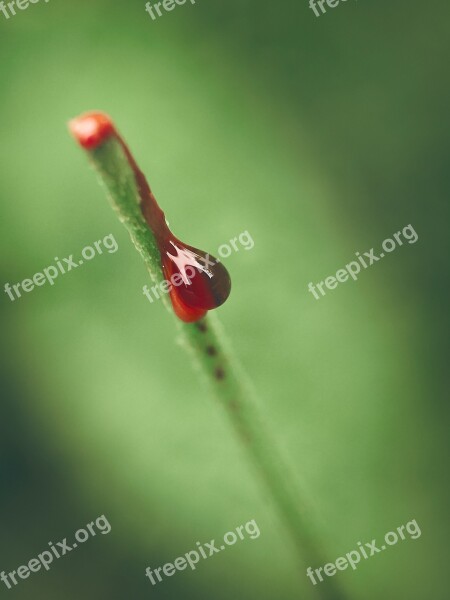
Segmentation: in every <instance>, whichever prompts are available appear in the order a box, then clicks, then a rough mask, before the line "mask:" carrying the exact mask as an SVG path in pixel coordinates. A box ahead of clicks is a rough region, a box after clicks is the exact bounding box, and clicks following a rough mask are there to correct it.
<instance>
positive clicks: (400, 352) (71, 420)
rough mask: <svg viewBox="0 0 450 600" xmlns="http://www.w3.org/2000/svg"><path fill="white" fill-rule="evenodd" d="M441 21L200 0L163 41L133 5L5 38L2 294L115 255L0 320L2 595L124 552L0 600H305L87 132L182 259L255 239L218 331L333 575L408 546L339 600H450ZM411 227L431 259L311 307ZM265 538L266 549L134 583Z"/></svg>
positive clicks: (289, 552) (33, 11)
mask: <svg viewBox="0 0 450 600" xmlns="http://www.w3.org/2000/svg"><path fill="white" fill-rule="evenodd" d="M449 20H450V7H449V5H448V3H445V2H443V1H441V2H419V1H414V2H411V1H409V2H405V1H402V0H397V1H396V2H387V1H382V0H381V1H377V2H373V1H370V0H358V1H357V2H354V1H353V0H349V1H347V2H345V3H344V2H342V3H341V5H339V6H338V7H336V8H334V9H328V11H327V14H325V15H323V16H322V17H320V18H316V17H315V16H314V14H313V13H312V11H311V10H310V9H309V8H308V3H307V1H306V0H286V1H285V2H271V1H269V0H227V1H226V2H223V1H222V0H197V3H196V5H195V6H191V5H190V4H186V5H185V6H180V7H178V8H177V9H176V10H174V11H173V12H171V13H166V14H165V15H164V16H163V17H162V18H160V19H159V20H158V21H152V20H151V18H150V17H149V15H148V14H147V13H145V11H144V2H143V1H141V0H139V1H136V0H128V1H127V2H116V1H112V0H110V1H106V0H104V1H102V0H89V1H87V0H77V2H67V1H62V0H60V1H58V2H57V1H56V0H51V1H50V2H49V3H44V2H43V1H41V2H40V3H39V4H35V5H30V7H29V8H28V9H27V10H24V11H22V12H20V11H18V14H17V15H16V16H15V17H12V18H10V19H9V20H6V19H5V18H4V17H3V16H2V15H1V14H0V51H1V56H2V60H1V63H0V131H1V144H0V153H1V154H0V161H1V180H0V193H1V203H0V211H1V236H0V250H1V251H0V272H1V277H2V288H3V286H4V284H5V283H7V282H9V283H10V284H12V283H16V282H19V281H22V280H23V279H25V278H28V277H32V276H33V274H34V273H36V272H39V271H42V269H43V267H45V266H47V265H50V264H53V263H54V257H56V256H57V257H59V258H61V257H66V256H69V255H70V254H75V255H77V254H79V253H80V251H81V249H82V248H83V247H84V246H86V245H89V244H91V243H92V242H94V241H95V240H98V239H101V238H103V237H104V236H105V235H107V234H109V233H113V235H114V236H115V238H116V240H117V241H118V244H119V250H118V251H117V252H116V253H115V254H106V255H103V256H99V257H97V258H95V259H94V260H92V261H91V262H90V263H88V264H85V265H84V266H83V267H82V268H79V269H77V270H76V271H72V272H70V273H68V274H66V275H65V276H64V277H62V276H61V277H60V278H59V279H57V280H56V282H55V285H54V286H52V287H51V286H49V285H48V284H47V285H45V286H43V287H41V288H36V289H35V290H34V291H33V292H31V293H29V294H27V295H25V296H24V297H23V298H21V299H19V300H16V301H15V302H11V301H10V300H9V298H8V296H7V295H6V294H4V293H3V294H2V297H1V310H2V329H1V332H2V333H1V344H2V352H1V358H2V401H1V413H0V477H1V494H0V570H5V571H7V572H9V571H12V570H13V569H16V568H17V567H18V566H20V565H22V564H26V563H27V562H28V561H29V560H30V559H31V558H33V557H35V556H36V555H37V554H38V553H39V552H41V551H42V550H44V549H45V548H46V546H47V542H48V541H54V542H55V541H57V540H60V539H63V538H64V537H68V538H70V537H72V536H73V534H74V532H75V531H76V530H77V529H78V528H80V527H83V526H84V525H85V524H86V523H88V522H90V521H92V520H94V519H95V518H96V517H98V516H99V515H102V514H105V515H106V516H107V518H108V520H109V522H110V523H111V525H112V531H111V533H110V534H109V535H107V536H97V537H96V538H93V539H90V540H89V542H87V543H86V544H84V545H83V546H82V547H80V548H79V549H77V551H76V552H72V553H71V555H70V556H66V557H64V558H63V559H61V560H59V561H55V563H54V564H53V566H52V569H51V570H50V571H49V572H48V573H47V572H39V573H37V574H34V575H33V576H32V577H30V578H29V579H27V580H26V581H21V583H20V585H19V586H17V587H16V588H15V589H14V590H11V591H9V590H7V589H6V587H5V586H4V585H3V584H2V585H1V587H0V596H1V597H6V596H9V597H11V598H13V597H15V598H20V599H33V600H35V599H36V598H39V599H40V598H46V599H47V600H52V599H58V600H59V599H60V598H64V599H65V600H71V599H74V600H75V599H77V600H78V599H79V598H108V599H111V600H113V599H123V598H133V599H141V598H156V599H159V598H161V599H174V598H184V599H189V598H193V599H194V598H195V599H196V600H202V599H206V598H208V599H210V598H211V597H213V598H215V599H216V600H225V599H226V600H229V598H248V599H253V598H255V599H256V598H258V600H269V599H270V600H272V599H273V598H282V599H285V600H290V599H291V598H304V599H305V600H307V599H309V598H311V599H312V598H314V595H313V592H314V588H313V586H312V585H311V583H310V582H309V580H308V579H307V578H306V576H305V568H306V566H308V565H307V564H304V563H300V562H299V560H298V558H297V556H296V554H295V553H294V551H293V548H292V546H291V542H290V539H289V536H288V535H286V531H285V530H284V528H283V526H282V524H281V523H280V521H279V519H278V516H277V514H276V512H275V511H274V509H273V506H272V505H271V503H270V500H269V498H267V495H266V494H265V492H264V490H262V489H261V487H260V486H259V483H258V482H257V481H256V480H255V478H254V477H253V473H252V471H251V469H250V468H249V465H248V463H247V461H246V458H245V456H244V455H243V454H242V451H241V449H240V448H239V447H238V445H237V443H236V440H235V439H234V437H233V434H232V432H231V430H230V428H229V426H228V422H227V420H226V418H225V415H224V414H223V413H222V410H221V408H220V407H219V406H218V405H216V403H215V402H214V400H213V399H212V398H211V397H210V396H209V394H208V392H207V390H205V389H204V388H203V387H202V386H201V383H200V382H199V381H198V379H197V378H196V377H195V376H194V374H193V371H192V369H191V365H190V363H189V361H188V360H187V358H186V356H185V354H184V352H183V350H182V349H181V348H179V347H178V346H177V345H176V343H175V342H176V331H175V329H174V327H173V323H172V321H171V319H170V318H169V316H168V315H167V313H166V312H165V310H164V308H163V306H162V304H161V303H159V304H153V305H151V304H150V303H149V302H148V301H147V300H146V299H145V297H144V296H143V295H142V286H143V285H144V284H145V283H148V276H147V273H146V270H145V267H144V264H143V262H142V261H141V259H140V257H139V256H138V254H137V253H136V251H135V250H134V248H133V247H132V245H131V243H130V241H129V239H128V236H127V233H126V231H125V230H124V229H123V228H122V226H121V225H120V224H119V222H118V221H117V219H116V217H115V215H114V214H113V212H112V210H111V209H110V207H109V206H108V203H107V201H106V199H105V197H104V193H103V191H102V190H101V189H100V188H99V186H98V185H97V182H96V180H95V176H94V173H93V172H92V171H91V170H90V169H89V168H88V166H87V161H86V157H85V156H84V155H83V153H82V152H81V151H80V150H79V148H77V147H76V145H75V143H74V142H73V141H72V140H71V138H70V137H69V135H68V133H67V130H66V122H67V120H68V119H69V118H71V117H73V116H75V115H77V114H78V113H80V112H83V111H85V110H88V109H101V110H105V111H107V112H109V113H110V114H111V115H112V116H113V118H114V119H115V121H116V123H117V125H118V127H119V129H120V130H121V132H122V133H123V135H124V136H125V138H126V139H127V140H128V142H129V144H130V146H131V147H132V149H133V151H134V153H135V155H136V158H137V160H138V162H139V164H140V165H141V167H142V169H143V170H144V172H145V173H146V174H147V175H148V177H149V179H150V182H151V185H152V187H153V190H154V192H155V194H156V196H157V198H158V199H159V202H160V203H161V205H162V206H163V208H164V210H165V212H166V214H167V216H168V219H169V221H170V224H171V227H172V229H173V230H174V232H175V233H176V234H177V235H178V236H179V237H180V238H181V239H183V240H185V241H186V242H188V243H190V244H192V245H194V246H198V247H200V248H204V249H205V250H208V251H210V252H212V253H213V254H214V252H215V251H217V248H218V246H219V245H221V244H223V243H226V242H228V240H230V239H232V238H233V237H235V236H237V235H239V233H241V232H242V231H245V230H248V231H249V232H250V234H251V235H252V237H253V239H254V241H255V247H254V248H253V250H251V251H248V252H246V251H244V250H241V251H240V252H237V253H233V254H232V255H231V256H230V258H229V259H227V260H226V265H227V267H228V269H229V270H230V272H231V275H232V279H233V291H232V296H231V297H230V300H229V301H228V302H227V304H226V305H224V306H223V307H222V308H221V309H220V311H219V313H220V318H221V321H222V323H223V324H224V326H225V328H226V330H227V333H228V336H229V338H230V339H231V341H232V344H233V347H234V349H235V352H236V354H237V356H238V357H239V358H240V359H241V361H242V363H243V365H244V366H245V369H246V370H247V372H248V373H249V375H250V376H251V378H252V379H253V381H254V383H255V386H256V387H257V389H258V390H259V396H260V402H261V405H262V407H263V409H264V411H265V413H266V415H267V417H268V419H269V420H270V422H271V425H272V428H273V430H274V433H275V434H276V435H277V437H278V439H279V441H280V444H281V445H282V446H283V448H284V451H285V452H286V453H287V455H288V456H289V457H290V460H291V463H292V467H293V472H294V473H295V476H296V477H297V478H298V482H299V484H300V485H301V486H302V488H303V489H304V491H305V495H306V496H307V498H308V501H309V503H310V505H311V507H312V517H311V518H312V519H313V520H314V522H315V527H316V528H317V530H318V533H319V535H320V536H321V537H322V539H323V542H324V546H325V548H326V556H327V557H328V559H329V560H330V561H333V560H335V559H336V558H337V557H338V556H341V555H342V554H345V553H346V552H348V551H350V550H352V549H353V548H355V547H356V543H357V542H358V541H362V542H365V541H370V540H372V539H373V538H378V539H380V538H381V537H382V536H383V535H384V533H385V532H387V531H389V530H392V529H394V530H395V528H396V527H397V526H399V525H402V524H404V523H406V522H407V521H409V520H411V519H416V520H417V522H418V523H419V525H420V528H421V530H422V536H421V537H420V538H419V539H417V540H415V541H413V540H411V541H409V540H408V541H404V542H402V543H399V544H398V545H397V546H394V547H392V548H391V549H390V550H389V551H388V552H385V553H382V554H379V555H377V556H376V557H373V558H372V559H371V560H368V561H365V562H364V563H363V564H361V566H360V568H359V569H358V570H357V571H355V572H353V571H350V572H349V571H345V572H341V573H339V574H338V575H337V576H336V577H335V579H337V578H339V580H340V583H341V585H342V586H343V588H344V589H345V591H346V593H347V595H348V598H351V599H355V600H356V599H364V600H372V599H373V600H378V599H379V598H380V597H383V598H409V599H410V600H423V599H424V598H433V599H434V600H441V599H444V598H446V597H448V596H447V593H448V590H447V588H448V586H447V584H446V583H445V573H446V569H447V565H448V529H446V524H447V523H448V495H447V492H446V490H447V488H446V478H445V468H444V467H445V459H446V456H447V451H448V446H447V445H446V441H445V440H446V437H445V433H446V425H445V423H446V417H447V413H448V411H447V402H446V394H445V392H446V391H447V388H446V385H445V383H446V375H447V369H446V354H445V348H446V346H445V341H446V338H447V334H446V325H448V321H447V320H446V316H445V309H446V293H447V292H448V281H447V280H446V275H445V272H446V267H447V256H448V253H447V252H446V244H445V242H446V239H447V238H448V221H447V220H446V217H447V214H446V210H445V208H444V206H445V205H446V204H447V199H448V191H449V183H450V182H449V176H448V139H449V120H448V106H449V100H450V98H449V96H450V94H449V83H448V61H449V54H450V53H449V36H448V23H449ZM407 224H412V225H413V227H414V228H415V230H416V231H417V233H418V235H419V240H418V242H417V243H416V244H414V245H408V244H405V245H404V246H403V247H401V248H398V249H397V250H396V251H395V252H393V253H392V254H390V255H389V256H388V257H386V258H385V259H384V260H383V261H381V262H379V263H377V264H376V265H374V266H373V267H371V268H370V269H368V270H366V271H364V272H362V273H361V275H360V278H359V280H358V281H357V282H353V281H351V282H347V283H345V284H341V285H340V286H339V287H338V288H337V289H335V290H333V291H329V292H328V294H327V296H326V297H324V298H322V299H321V300H320V301H316V300H314V298H313V297H312V295H311V294H310V293H308V291H307V284H308V282H310V281H313V282H317V281H321V280H323V279H324V278H325V277H326V276H328V275H332V274H334V273H335V272H336V271H337V269H339V268H340V267H342V266H343V265H345V264H346V263H347V262H349V260H351V259H352V257H353V255H354V253H355V252H356V251H360V252H363V251H366V250H368V249H370V248H371V247H375V248H377V247H379V246H380V244H381V242H382V240H384V239H385V238H387V237H389V236H391V235H392V233H394V232H396V231H398V230H399V229H401V228H403V227H404V226H405V225H407ZM250 519H256V521H257V523H258V525H259V527H260V530H261V536H260V537H259V538H258V539H257V540H253V541H250V540H247V541H245V542H242V543H240V544H236V545H235V546H233V547H231V548H229V549H228V550H227V551H226V552H223V553H221V554H218V555H216V556H214V558H211V559H209V560H208V561H203V562H202V563H201V564H200V565H199V567H198V569H197V570H196V571H194V572H191V571H189V572H188V571H183V572H179V573H177V575H176V576H174V577H172V578H166V579H165V580H164V583H162V584H160V585H159V586H158V587H152V586H151V584H150V582H149V581H148V579H146V578H145V576H144V570H145V568H146V567H147V566H152V567H158V566H161V565H163V564H164V563H165V562H168V561H172V560H173V559H174V558H176V557H177V556H179V555H180V554H183V553H185V552H187V551H188V550H190V549H192V548H193V547H195V542H196V541H202V542H203V541H209V540H210V539H211V538H220V537H221V536H222V535H223V534H224V533H225V532H226V531H229V530H230V529H232V528H234V527H236V526H237V525H240V524H242V523H245V522H246V521H248V520H250ZM312 566H314V567H316V566H319V565H312ZM322 585H324V584H322Z"/></svg>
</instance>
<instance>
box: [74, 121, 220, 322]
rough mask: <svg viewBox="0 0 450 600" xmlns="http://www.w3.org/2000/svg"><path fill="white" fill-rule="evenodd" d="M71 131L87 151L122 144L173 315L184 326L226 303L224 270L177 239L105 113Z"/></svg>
mask: <svg viewBox="0 0 450 600" xmlns="http://www.w3.org/2000/svg"><path fill="white" fill-rule="evenodd" d="M70 130H71V132H72V134H73V135H74V137H75V138H76V139H77V140H78V142H79V143H80V144H81V146H83V148H85V149H87V150H92V149H94V148H96V147H97V146H99V145H100V144H102V143H103V142H104V141H105V140H106V139H107V138H108V137H110V136H111V135H114V136H115V137H116V139H117V140H118V141H119V143H120V144H121V146H122V148H123V150H124V152H125V154H126V156H127V159H128V162H129V164H130V167H131V169H132V170H133V172H134V175H135V179H136V184H137V188H138V191H139V196H140V200H141V202H140V207H141V211H142V214H143V216H144V219H145V220H146V222H147V224H148V226H149V227H150V229H151V230H152V231H153V234H154V236H155V238H156V242H157V244H158V247H159V250H160V253H161V266H162V270H163V273H164V277H165V279H166V281H168V282H169V285H170V287H169V293H170V299H171V301H172V306H173V309H174V311H175V314H176V315H177V316H178V317H179V318H180V319H181V320H182V321H185V322H187V323H191V322H194V321H198V320H199V319H201V318H202V317H204V316H205V314H206V313H207V311H208V310H212V309H214V308H217V307H218V306H220V305H221V304H223V303H224V302H225V300H226V299H227V298H228V296H229V294H230V290H231V280H230V276H229V274H228V271H227V270H226V269H225V267H224V266H223V265H222V264H221V263H220V262H219V261H218V260H217V259H216V258H214V257H213V256H210V255H209V254H207V253H206V252H203V251H202V250H198V249H197V248H194V247H192V246H188V245H187V244H184V243H183V242H181V241H180V240H179V239H178V238H176V237H175V236H174V235H173V233H172V232H171V231H170V229H169V228H168V226H167V223H166V219H165V216H164V213H163V211H162V210H161V209H160V207H159V206H158V203H157V202H156V199H155V197H154V195H153V193H152V191H151V189H150V186H149V185H148V182H147V180H146V178H145V175H144V174H143V173H142V171H141V170H140V169H139V167H138V166H137V164H136V161H135V160H134V158H133V156H132V154H131V152H130V151H129V149H128V147H127V145H126V144H125V142H124V141H123V139H122V138H121V136H120V135H119V134H118V133H117V131H116V129H115V127H114V125H113V123H112V121H111V119H110V118H109V117H108V116H107V115H105V114H104V113H98V112H90V113H86V114H84V115H81V116H80V117H78V118H77V119H74V120H73V121H71V122H70Z"/></svg>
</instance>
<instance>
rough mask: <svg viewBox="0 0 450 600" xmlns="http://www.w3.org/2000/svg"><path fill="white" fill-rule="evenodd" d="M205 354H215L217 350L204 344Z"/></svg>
mask: <svg viewBox="0 0 450 600" xmlns="http://www.w3.org/2000/svg"><path fill="white" fill-rule="evenodd" d="M206 354H208V356H215V355H216V354H217V350H216V349H215V348H214V346H206Z"/></svg>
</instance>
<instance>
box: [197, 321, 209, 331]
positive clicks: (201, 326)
mask: <svg viewBox="0 0 450 600" xmlns="http://www.w3.org/2000/svg"><path fill="white" fill-rule="evenodd" d="M195 325H196V327H197V329H198V330H199V331H201V332H202V333H205V331H207V330H208V328H207V327H206V323H203V322H202V321H199V322H198V323H196V324H195Z"/></svg>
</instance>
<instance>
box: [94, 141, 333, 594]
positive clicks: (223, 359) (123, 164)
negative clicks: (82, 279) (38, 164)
mask: <svg viewBox="0 0 450 600" xmlns="http://www.w3.org/2000/svg"><path fill="white" fill-rule="evenodd" d="M87 152H88V155H89V158H90V160H91V162H92V164H93V166H94V168H95V169H96V171H97V172H98V174H99V177H100V182H101V184H102V185H103V186H104V187H105V188H106V191H107V193H108V196H109V199H110V201H111V204H112V206H113V208H114V210H115V211H116V212H117V214H118V217H119V219H120V221H121V222H122V223H123V224H124V225H125V227H126V228H127V230H128V232H129V234H130V236H131V239H132V241H133V243H134V245H135V247H136V249H137V250H138V251H139V253H140V254H141V256H142V258H143V259H144V261H145V263H146V265H147V267H148V270H149V273H150V276H151V278H152V280H153V282H154V283H155V284H160V283H161V282H162V281H163V280H164V276H163V272H162V268H161V258H160V253H159V250H158V246H157V244H156V240H155V238H154V236H153V233H152V231H151V230H150V229H149V227H148V225H147V223H146V222H145V220H144V218H143V216H142V213H141V209H140V204H139V203H140V198H139V191H138V187H137V184H136V179H135V175H134V173H133V171H132V169H131V168H130V165H129V160H128V157H127V156H126V154H125V151H124V148H123V146H122V145H121V144H120V143H119V141H118V140H117V139H116V138H115V137H114V136H112V137H109V138H107V139H106V140H105V141H104V142H103V143H102V144H100V145H99V146H97V147H96V148H93V149H89V150H87ZM161 298H162V301H163V303H164V305H165V306H166V308H168V309H169V311H170V312H171V313H172V314H173V315H174V313H173V311H172V308H171V305H170V302H169V300H168V298H167V296H165V295H162V297H161ZM174 318H175V320H176V322H177V325H178V327H179V330H180V333H181V341H182V344H183V345H184V346H185V347H186V349H187V350H188V351H189V352H190V353H191V355H192V357H193V359H194V362H195V364H196V366H197V368H198V369H197V370H198V371H199V372H200V373H201V374H202V375H203V378H204V379H206V381H207V382H208V384H209V386H210V388H212V390H213V392H214V394H215V396H216V397H217V398H218V400H219V401H220V403H221V404H222V406H223V407H224V408H225V410H226V412H227V414H228V416H229V418H230V421H231V424H232V426H233V428H234V430H235V432H236V433H237V436H238V438H239V439H240V440H241V442H242V445H243V447H244V448H245V451H246V453H247V454H248V455H249V457H250V459H251V461H252V462H253V465H254V467H255V468H256V470H257V472H258V473H259V476H260V477H261V479H262V480H263V482H264V484H265V486H266V488H267V490H268V492H269V494H270V496H271V497H272V500H273V502H274V504H275V506H276V507H277V508H278V512H279V513H280V516H281V517H282V518H283V520H284V522H285V524H286V525H287V528H288V530H289V532H290V534H291V537H292V539H293V541H294V543H295V545H296V547H297V549H298V551H299V553H300V554H301V556H302V558H303V560H304V561H306V564H307V565H311V566H313V568H314V567H318V566H321V565H324V564H325V563H326V562H327V561H326V560H324V559H323V558H322V552H321V550H320V548H319V545H318V544H317V543H316V540H315V535H314V534H313V533H312V532H311V530H310V526H309V518H308V517H307V516H306V510H305V506H304V505H303V503H302V502H301V500H300V495H299V493H298V491H297V490H296V488H295V484H294V480H293V477H292V476H291V474H290V473H289V472H288V470H287V469H286V468H285V466H284V461H283V459H282V457H281V455H280V454H281V453H280V451H279V449H278V446H277V444H276V443H275V442H274V441H273V440H272V439H271V436H270V434H269V432H268V430H267V427H266V425H265V423H264V421H263V419H262V418H261V416H260V413H259V411H258V410H257V406H256V404H257V403H256V396H255V393H254V390H253V388H252V386H251V385H250V383H249V381H248V380H247V377H246V376H245V375H244V373H243V371H242V369H241V367H240V366H239V364H238V363H237V361H236V359H235V358H234V355H233V353H232V352H231V351H230V350H228V349H225V347H226V346H227V342H226V340H225V336H224V334H223V332H222V331H221V328H220V326H219V323H218V320H217V318H216V317H215V316H208V317H205V318H203V319H201V320H200V321H197V322H196V323H183V322H182V321H180V320H179V319H178V318H177V317H175V315H174ZM311 592H312V593H313V594H314V593H317V597H318V598H323V599H324V600H325V599H326V600H341V599H342V598H343V596H342V595H341V593H340V591H338V589H337V587H336V586H335V583H334V580H333V579H331V578H328V579H327V581H324V582H323V583H321V584H319V585H317V586H315V587H314V588H311Z"/></svg>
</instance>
